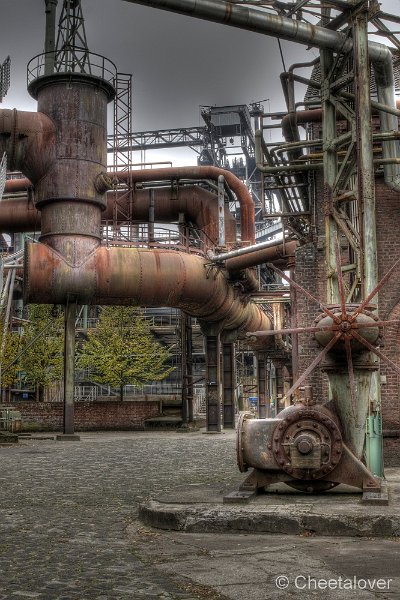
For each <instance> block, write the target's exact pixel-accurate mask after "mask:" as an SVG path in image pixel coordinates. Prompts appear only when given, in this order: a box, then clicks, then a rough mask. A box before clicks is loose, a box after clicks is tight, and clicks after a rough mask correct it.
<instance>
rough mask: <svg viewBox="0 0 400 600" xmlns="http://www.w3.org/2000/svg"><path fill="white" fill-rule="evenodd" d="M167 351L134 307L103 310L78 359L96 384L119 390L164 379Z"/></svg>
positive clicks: (114, 307) (169, 370)
mask: <svg viewBox="0 0 400 600" xmlns="http://www.w3.org/2000/svg"><path fill="white" fill-rule="evenodd" d="M169 356H170V353H169V351H168V350H167V349H166V348H165V347H163V346H162V345H161V344H160V343H159V342H158V341H157V340H156V339H155V338H154V337H153V334H152V332H151V330H150V325H149V323H148V322H147V320H146V319H145V318H144V317H143V315H142V313H141V311H140V310H139V309H137V308H132V307H123V306H108V307H103V309H102V311H101V315H100V320H99V323H98V325H97V327H96V329H94V330H93V331H91V332H89V333H88V340H87V342H85V343H84V345H83V347H82V349H81V350H80V354H79V356H78V361H77V365H78V367H80V368H85V367H89V368H90V369H91V371H92V379H93V381H95V382H96V383H100V384H108V385H110V386H111V387H114V388H119V389H120V391H121V399H122V389H123V386H124V385H128V384H130V385H143V384H145V383H149V382H151V381H160V380H161V379H164V378H165V377H167V375H168V374H169V373H170V372H171V371H172V368H170V367H167V366H166V362H167V360H168V358H169Z"/></svg>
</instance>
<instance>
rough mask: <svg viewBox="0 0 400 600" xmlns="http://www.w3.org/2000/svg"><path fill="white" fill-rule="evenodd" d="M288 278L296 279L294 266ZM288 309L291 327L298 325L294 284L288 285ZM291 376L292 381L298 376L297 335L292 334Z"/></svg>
mask: <svg viewBox="0 0 400 600" xmlns="http://www.w3.org/2000/svg"><path fill="white" fill-rule="evenodd" d="M290 278H291V279H292V280H293V281H296V271H295V269H294V268H291V270H290ZM290 288H291V289H290V306H291V308H290V310H291V325H292V327H293V328H296V327H297V326H298V318H297V290H296V288H295V287H294V286H290ZM292 376H293V381H296V380H297V379H298V377H299V336H298V335H292Z"/></svg>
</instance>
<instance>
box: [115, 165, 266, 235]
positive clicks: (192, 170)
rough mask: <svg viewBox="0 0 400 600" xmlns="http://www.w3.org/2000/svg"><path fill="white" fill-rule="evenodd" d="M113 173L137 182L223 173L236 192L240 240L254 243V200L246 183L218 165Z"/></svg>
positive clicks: (214, 178) (192, 177)
mask: <svg viewBox="0 0 400 600" xmlns="http://www.w3.org/2000/svg"><path fill="white" fill-rule="evenodd" d="M115 175H117V176H118V179H120V180H121V179H122V180H123V181H129V182H131V183H139V182H145V181H165V180H173V179H196V180H198V179H213V180H215V181H216V182H218V177H219V176H220V175H223V177H224V178H225V181H226V183H227V184H228V185H229V187H230V189H231V190H232V191H233V192H234V193H235V194H236V197H237V199H238V202H239V205H240V222H241V223H240V225H241V235H242V242H245V243H248V244H254V242H255V226H254V202H253V199H252V197H251V194H250V192H249V190H248V189H247V187H246V185H245V184H244V183H243V181H241V180H240V179H238V178H237V177H236V175H234V174H233V173H231V172H230V171H226V170H225V169H220V168H218V167H212V166H208V167H172V168H164V169H144V170H142V171H123V172H121V173H120V172H118V173H116V174H115Z"/></svg>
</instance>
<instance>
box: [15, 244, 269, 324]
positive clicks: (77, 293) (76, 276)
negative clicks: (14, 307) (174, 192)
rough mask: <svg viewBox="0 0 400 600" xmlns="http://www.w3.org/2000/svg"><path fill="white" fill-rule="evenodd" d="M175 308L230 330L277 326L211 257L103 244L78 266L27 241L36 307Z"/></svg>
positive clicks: (29, 298)
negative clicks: (69, 302) (68, 303)
mask: <svg viewBox="0 0 400 600" xmlns="http://www.w3.org/2000/svg"><path fill="white" fill-rule="evenodd" d="M68 298H74V299H76V301H77V302H78V303H79V304H89V303H90V304H100V305H105V304H113V305H137V306H148V307H157V306H170V307H174V308H180V309H182V310H183V311H185V312H186V313H187V314H189V315H191V316H194V317H197V318H199V319H200V320H204V321H206V322H207V323H221V325H222V328H223V329H225V330H235V331H238V330H239V331H241V330H243V331H259V330H267V329H271V328H272V324H271V321H270V319H269V318H268V317H267V316H266V315H265V313H264V312H263V311H262V310H261V308H260V307H259V306H257V305H256V304H254V303H253V302H248V301H247V299H246V297H242V296H241V295H240V294H238V292H237V291H236V290H235V289H234V288H233V287H232V286H231V285H229V283H228V281H227V279H226V276H225V274H224V273H223V272H222V271H221V270H220V269H214V270H212V271H211V272H210V271H209V268H208V263H207V261H206V260H205V259H203V258H201V257H199V256H194V255H190V254H187V253H181V252H175V251H173V250H159V249H152V250H146V249H143V248H119V247H105V246H101V247H98V248H97V249H96V250H94V251H93V252H92V253H91V254H90V255H89V256H88V257H87V258H86V260H85V261H84V262H81V263H80V264H75V265H74V264H72V263H71V262H70V261H67V260H65V259H64V257H63V256H61V255H60V254H59V253H58V252H56V251H55V250H53V249H52V248H50V247H49V246H48V245H46V244H32V243H27V245H26V250H25V281H24V299H25V302H27V303H30V302H33V303H44V304H51V303H54V304H65V303H66V301H67V299H68Z"/></svg>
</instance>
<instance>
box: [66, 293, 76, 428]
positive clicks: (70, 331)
mask: <svg viewBox="0 0 400 600" xmlns="http://www.w3.org/2000/svg"><path fill="white" fill-rule="evenodd" d="M75 319H76V305H75V303H70V304H67V305H66V306H65V307H64V434H66V435H73V434H74V372H75Z"/></svg>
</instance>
